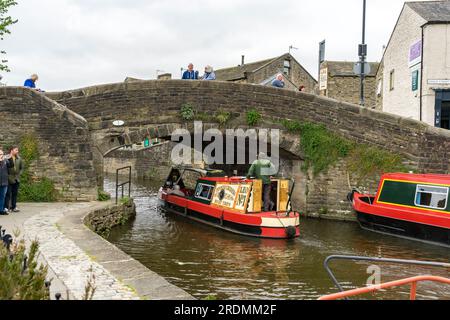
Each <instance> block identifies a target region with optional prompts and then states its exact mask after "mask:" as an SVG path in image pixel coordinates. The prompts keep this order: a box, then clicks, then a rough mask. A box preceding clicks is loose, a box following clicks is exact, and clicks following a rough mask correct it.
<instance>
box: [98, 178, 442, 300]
mask: <svg viewBox="0 0 450 320" xmlns="http://www.w3.org/2000/svg"><path fill="white" fill-rule="evenodd" d="M113 181H114V179H106V181H105V189H106V190H107V191H109V192H111V191H113V190H114V182H113ZM158 188H159V184H156V185H155V184H151V183H135V184H134V185H133V188H132V194H133V197H134V198H135V202H136V204H137V217H136V219H135V220H134V221H132V222H130V223H129V224H128V225H125V226H122V227H118V228H115V229H114V230H113V231H112V233H111V236H110V238H109V240H110V241H111V242H112V243H114V244H115V245H117V246H118V247H119V248H121V249H122V250H123V251H125V252H127V253H128V254H130V255H131V256H132V257H133V258H135V259H137V260H139V261H140V262H141V263H143V264H144V265H146V266H147V267H149V268H150V269H152V270H153V271H155V272H157V273H159V274H160V275H162V276H164V277H166V278H167V279H168V280H169V281H170V282H172V283H173V284H175V285H177V286H179V287H181V288H183V289H184V290H186V291H187V292H189V293H190V294H192V295H194V296H195V297H196V298H198V299H203V298H206V297H208V296H211V295H212V296H215V297H217V298H219V299H297V300H300V299H317V298H318V297H320V296H321V295H324V294H329V293H334V292H336V288H335V287H334V286H333V284H332V283H331V280H330V279H329V278H328V275H327V273H326V272H325V270H324V268H323V261H324V260H325V258H326V257H327V256H329V255H332V254H351V255H364V256H382V257H387V258H401V259H418V260H430V261H441V262H449V261H450V252H449V251H450V250H449V249H447V248H441V247H435V246H430V245H425V244H421V243H416V242H411V241H407V240H403V239H397V238H393V237H388V236H381V235H377V234H374V233H371V232H367V231H364V230H361V229H360V228H359V226H358V225H357V224H353V223H340V222H331V221H323V220H321V221H318V220H310V219H304V220H303V221H302V224H301V229H302V236H301V237H300V238H299V239H296V240H291V241H285V240H261V239H254V238H247V237H242V236H238V235H234V234H231V233H227V232H223V231H220V230H216V229H214V228H211V227H208V226H204V225H201V224H198V223H195V222H191V221H188V220H186V219H184V218H182V217H179V216H175V215H172V214H169V213H166V212H165V211H163V210H161V209H160V208H159V207H158V200H157V197H156V195H157V191H158ZM368 266H369V265H368V264H367V263H352V262H342V263H341V262H339V263H337V262H336V263H333V270H335V271H336V275H337V277H338V279H339V280H340V281H341V283H342V284H343V285H344V287H345V288H354V287H355V286H358V287H359V286H363V285H365V283H366V281H367V278H368V276H369V275H368V274H367V267H368ZM379 267H380V268H381V270H382V280H383V282H385V281H389V280H394V279H398V277H408V276H412V275H417V274H429V273H433V274H435V275H442V276H446V277H448V276H449V272H450V270H436V271H435V270H434V269H429V268H425V267H422V268H412V267H409V266H407V267H405V266H392V265H379ZM419 291H420V294H419V295H418V298H427V299H438V298H439V299H450V292H449V289H448V287H445V286H441V285H435V284H426V285H423V286H420V290H419ZM408 293H409V292H408V288H400V289H397V290H395V291H389V292H386V293H382V294H377V295H375V296H374V295H371V296H366V297H365V298H368V299H374V298H375V299H380V298H390V299H405V298H407V297H408Z"/></svg>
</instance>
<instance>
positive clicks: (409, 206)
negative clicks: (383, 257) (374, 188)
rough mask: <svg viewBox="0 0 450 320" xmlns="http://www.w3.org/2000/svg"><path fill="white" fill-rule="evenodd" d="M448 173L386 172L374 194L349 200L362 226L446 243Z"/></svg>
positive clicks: (449, 235) (449, 242)
mask: <svg viewBox="0 0 450 320" xmlns="http://www.w3.org/2000/svg"><path fill="white" fill-rule="evenodd" d="M449 189H450V175H432V174H423V175H420V174H403V173H397V174H386V175H384V176H383V177H382V179H381V181H380V185H379V188H378V192H377V194H376V195H367V194H361V193H359V192H357V191H353V192H352V193H351V194H350V195H349V200H351V201H352V203H353V208H354V210H355V211H356V213H357V216H358V221H359V223H360V225H361V227H362V228H364V229H368V230H371V231H375V232H379V233H384V234H389V235H394V236H398V237H403V238H408V239H412V240H420V241H423V242H427V243H431V244H438V245H443V246H450V202H449Z"/></svg>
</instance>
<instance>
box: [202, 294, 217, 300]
mask: <svg viewBox="0 0 450 320" xmlns="http://www.w3.org/2000/svg"><path fill="white" fill-rule="evenodd" d="M203 300H204V301H216V300H218V299H217V297H216V296H215V295H212V294H210V295H209V296H207V297H206V298H204V299H203Z"/></svg>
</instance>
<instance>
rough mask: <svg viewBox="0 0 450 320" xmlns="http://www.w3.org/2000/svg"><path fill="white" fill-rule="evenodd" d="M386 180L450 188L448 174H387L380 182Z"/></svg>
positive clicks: (449, 176)
mask: <svg viewBox="0 0 450 320" xmlns="http://www.w3.org/2000/svg"><path fill="white" fill-rule="evenodd" d="M386 179H388V180H399V181H409V182H418V183H430V184H436V185H449V186H450V175H448V174H412V173H388V174H385V175H383V177H382V180H386Z"/></svg>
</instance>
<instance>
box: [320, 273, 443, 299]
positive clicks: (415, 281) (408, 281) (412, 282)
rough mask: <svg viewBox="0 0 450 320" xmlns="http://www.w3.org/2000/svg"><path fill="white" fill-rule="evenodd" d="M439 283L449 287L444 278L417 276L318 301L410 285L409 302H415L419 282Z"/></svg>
mask: <svg viewBox="0 0 450 320" xmlns="http://www.w3.org/2000/svg"><path fill="white" fill-rule="evenodd" d="M425 281H426V282H439V283H444V284H448V285H450V279H448V278H444V277H436V276H417V277H412V278H407V279H402V280H396V281H391V282H386V283H383V284H380V285H374V286H368V287H365V288H358V289H353V290H349V291H344V292H339V293H335V294H330V295H327V296H323V297H321V298H320V299H319V300H338V299H345V298H348V297H353V296H358V295H362V294H366V293H372V292H376V291H379V290H384V289H390V288H393V287H401V286H405V285H411V291H410V300H416V296H417V284H418V283H419V282H425Z"/></svg>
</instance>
